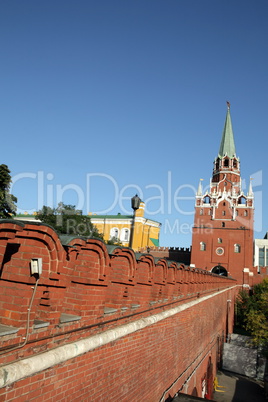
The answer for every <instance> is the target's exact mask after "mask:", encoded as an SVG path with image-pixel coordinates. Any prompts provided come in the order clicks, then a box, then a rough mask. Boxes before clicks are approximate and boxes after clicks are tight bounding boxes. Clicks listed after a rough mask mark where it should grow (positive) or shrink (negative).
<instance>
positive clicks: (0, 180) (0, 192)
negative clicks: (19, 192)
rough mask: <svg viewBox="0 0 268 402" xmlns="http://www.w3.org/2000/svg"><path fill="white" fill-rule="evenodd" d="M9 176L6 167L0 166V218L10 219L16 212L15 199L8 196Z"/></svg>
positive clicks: (12, 196)
mask: <svg viewBox="0 0 268 402" xmlns="http://www.w3.org/2000/svg"><path fill="white" fill-rule="evenodd" d="M10 185H11V176H10V170H9V168H8V166H7V165H4V164H2V165H0V218H11V216H12V215H15V214H16V211H17V206H16V202H17V198H16V197H15V196H14V195H12V194H10Z"/></svg>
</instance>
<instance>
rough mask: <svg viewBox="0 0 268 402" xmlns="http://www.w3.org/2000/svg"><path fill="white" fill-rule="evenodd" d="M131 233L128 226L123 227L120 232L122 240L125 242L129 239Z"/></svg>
mask: <svg viewBox="0 0 268 402" xmlns="http://www.w3.org/2000/svg"><path fill="white" fill-rule="evenodd" d="M129 233H130V231H129V229H128V228H124V229H122V230H121V233H120V240H121V241H124V242H125V241H129Z"/></svg>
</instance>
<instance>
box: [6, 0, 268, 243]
mask: <svg viewBox="0 0 268 402" xmlns="http://www.w3.org/2000/svg"><path fill="white" fill-rule="evenodd" d="M267 18H268V3H267V1H266V0H258V1H257V2H252V1H245V0H243V1H242V0H236V1H230V0H226V1H219V0H214V1H213V0H202V1H201V0H169V1H159V0H135V1H132V0H121V1H118V0H104V1H90V0H88V1H82V0H77V1H69V0H62V1H59V0H53V1H50V0H46V1H28V0H25V1H21V0H20V1H18V0H15V1H12V0H10V1H7V0H6V1H4V0H2V1H1V2H0V41H1V44H0V47H1V56H0V57H1V63H0V71H1V74H0V88H1V91H0V110H1V117H0V130H1V139H2V141H1V144H2V146H1V151H2V152H1V163H5V164H7V165H8V166H9V168H10V170H11V173H12V177H13V187H12V193H13V194H14V195H16V196H17V197H18V208H19V212H21V211H28V212H32V211H35V210H37V209H39V208H40V207H41V206H42V205H50V206H56V205H57V203H58V202H59V201H63V202H64V203H66V204H75V205H77V206H78V207H79V208H80V209H83V212H84V213H88V212H93V213H107V214H113V213H118V212H120V213H131V208H130V200H129V198H130V197H132V196H133V195H134V194H136V193H137V192H138V194H139V195H140V196H141V198H142V199H143V200H144V201H145V202H146V217H148V218H151V219H154V220H157V221H159V222H162V229H161V237H160V244H161V245H162V246H179V247H183V246H187V247H188V246H189V245H190V244H191V232H190V227H191V224H192V223H193V210H194V193H195V191H196V189H197V186H198V182H199V179H200V178H203V179H204V181H203V183H204V186H207V185H208V184H209V180H210V177H211V173H212V167H213V160H214V158H215V157H216V156H217V153H218V149H219V145H220V140H221V134H222V130H223V126H224V120H225V114H226V101H227V100H228V101H230V103H231V116H232V123H233V130H234V135H235V143H236V150H237V155H238V156H239V157H240V160H241V174H242V178H244V179H245V187H246V188H247V187H248V184H249V178H250V177H251V176H253V177H254V180H253V182H252V183H253V189H254V191H255V193H256V204H255V206H256V219H255V228H256V233H255V236H256V237H263V235H264V233H265V232H266V231H267V230H268V221H267V215H268V213H267V208H266V200H267V197H268V191H267V189H268V187H267V130H268V119H267V106H268V80H267V71H268V47H267V38H268V25H267ZM261 202H262V203H263V205H261Z"/></svg>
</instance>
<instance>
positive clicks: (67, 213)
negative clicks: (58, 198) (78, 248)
mask: <svg viewBox="0 0 268 402" xmlns="http://www.w3.org/2000/svg"><path fill="white" fill-rule="evenodd" d="M35 218H36V219H39V220H41V221H42V222H44V223H46V224H48V225H50V226H52V227H53V228H54V229H55V231H56V232H57V233H59V234H70V235H75V236H85V237H97V238H99V239H103V234H102V233H99V231H98V229H97V228H96V227H95V226H94V225H93V224H92V222H91V220H90V218H89V217H88V216H83V215H82V212H81V211H80V210H77V209H75V206H74V205H65V204H63V203H62V202H60V203H59V204H58V207H57V208H50V207H47V206H43V208H42V209H41V210H40V211H38V212H37V214H36V216H35Z"/></svg>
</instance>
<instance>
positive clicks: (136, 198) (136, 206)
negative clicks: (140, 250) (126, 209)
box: [129, 194, 141, 248]
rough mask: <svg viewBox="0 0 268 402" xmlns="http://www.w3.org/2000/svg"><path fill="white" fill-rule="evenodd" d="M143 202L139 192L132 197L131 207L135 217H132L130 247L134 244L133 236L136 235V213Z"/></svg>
mask: <svg viewBox="0 0 268 402" xmlns="http://www.w3.org/2000/svg"><path fill="white" fill-rule="evenodd" d="M140 204H141V199H140V197H139V196H138V194H136V195H134V197H132V198H131V208H132V209H133V219H132V225H131V232H130V240H129V247H131V248H132V244H133V237H134V226H135V215H136V211H137V209H139V207H140Z"/></svg>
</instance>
